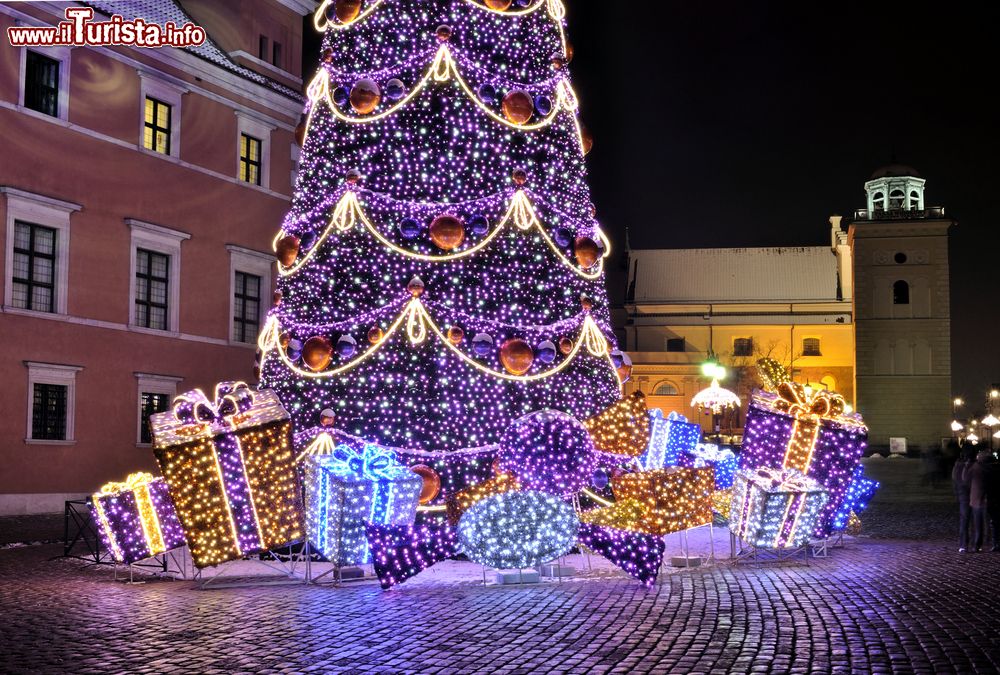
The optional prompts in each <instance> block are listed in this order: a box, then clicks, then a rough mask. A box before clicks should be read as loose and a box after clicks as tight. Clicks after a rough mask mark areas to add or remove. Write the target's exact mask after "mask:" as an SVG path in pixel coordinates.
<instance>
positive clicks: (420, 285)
mask: <svg viewBox="0 0 1000 675" xmlns="http://www.w3.org/2000/svg"><path fill="white" fill-rule="evenodd" d="M406 290H408V291H409V292H410V295H412V296H413V297H415V298H419V297H420V296H421V295H423V294H424V280H423V279H421V278H420V277H413V278H412V279H410V283H408V284H406Z"/></svg>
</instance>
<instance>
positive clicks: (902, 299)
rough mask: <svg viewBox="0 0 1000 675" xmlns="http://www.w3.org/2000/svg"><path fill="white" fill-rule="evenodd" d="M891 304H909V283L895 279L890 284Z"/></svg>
mask: <svg viewBox="0 0 1000 675" xmlns="http://www.w3.org/2000/svg"><path fill="white" fill-rule="evenodd" d="M892 304H894V305H908V304H910V284H908V283H906V282H905V281H897V282H896V283H894V284H893V285H892Z"/></svg>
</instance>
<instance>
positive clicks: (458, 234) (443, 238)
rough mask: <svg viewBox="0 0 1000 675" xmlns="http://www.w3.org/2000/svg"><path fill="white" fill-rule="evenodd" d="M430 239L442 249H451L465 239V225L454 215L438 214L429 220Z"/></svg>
mask: <svg viewBox="0 0 1000 675" xmlns="http://www.w3.org/2000/svg"><path fill="white" fill-rule="evenodd" d="M430 235H431V241H433V242H434V245H435V246H437V247H438V248H439V249H441V250H443V251H451V250H454V249H456V248H458V247H459V246H461V244H462V242H463V241H465V225H463V224H462V221H461V220H459V219H458V218H456V217H455V216H448V215H445V216H438V217H437V218H435V219H434V221H433V222H431V226H430Z"/></svg>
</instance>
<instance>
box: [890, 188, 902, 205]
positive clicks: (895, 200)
mask: <svg viewBox="0 0 1000 675" xmlns="http://www.w3.org/2000/svg"><path fill="white" fill-rule="evenodd" d="M905 198H906V195H905V194H904V193H903V191H902V190H893V191H892V192H890V193H889V208H890V209H901V208H903V200H904V199H905Z"/></svg>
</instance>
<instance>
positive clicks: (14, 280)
mask: <svg viewBox="0 0 1000 675" xmlns="http://www.w3.org/2000/svg"><path fill="white" fill-rule="evenodd" d="M18 226H21V227H27V228H28V248H26V249H23V248H18V247H17V228H18ZM37 230H47V231H49V232H51V233H52V253H41V252H38V251H36V250H35V235H36V231H37ZM11 246H12V247H13V252H14V257H15V258H16V257H17V256H18V254H20V255H26V256H28V273H27V278H25V279H21V278H18V277H15V276H14V274H15V271H14V270H11V272H10V275H11V276H10V283H11V304H13V295H14V288H13V287H14V286H15V285H17V284H23V285H25V286H27V303H28V305H29V306H28V307H17V309H24V310H27V311H29V312H41V313H45V314H53V313H54V312H55V308H56V258H57V257H58V255H59V252H58V247H59V230H57V229H56V228H54V227H47V226H45V225H39V224H38V223H31V222H28V221H25V220H17V219H15V220H14V241H13V242H12V243H11ZM36 258H38V259H39V260H50V261H51V271H52V278H51V281H49V282H47V283H46V282H40V281H35V259H36ZM36 286H38V287H39V288H48V289H49V309H38V308H37V307H32V306H31V305H32V304H33V300H34V293H33V291H34V288H35V287H36Z"/></svg>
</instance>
